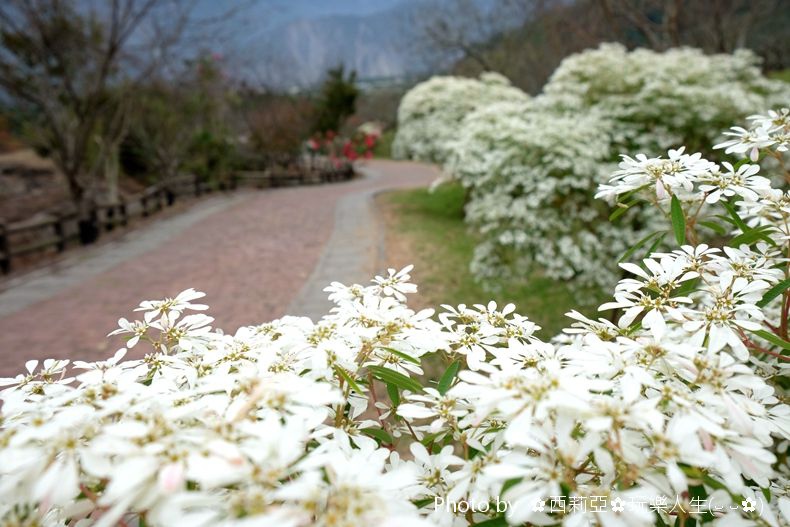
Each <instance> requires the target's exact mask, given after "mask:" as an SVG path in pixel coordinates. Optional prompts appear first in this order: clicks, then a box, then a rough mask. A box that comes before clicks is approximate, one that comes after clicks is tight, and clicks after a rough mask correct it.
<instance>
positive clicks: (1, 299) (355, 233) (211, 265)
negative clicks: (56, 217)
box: [0, 161, 437, 377]
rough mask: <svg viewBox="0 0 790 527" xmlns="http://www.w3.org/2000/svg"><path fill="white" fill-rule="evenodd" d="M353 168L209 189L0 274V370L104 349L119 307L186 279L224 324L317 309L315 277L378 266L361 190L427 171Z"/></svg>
mask: <svg viewBox="0 0 790 527" xmlns="http://www.w3.org/2000/svg"><path fill="white" fill-rule="evenodd" d="M361 169H362V171H363V172H364V173H365V175H366V177H364V178H362V179H357V180H354V181H350V182H345V183H334V184H329V185H322V186H310V187H295V188H284V189H274V190H269V191H246V192H244V191H239V192H237V193H236V194H232V195H228V196H215V197H212V198H209V199H207V200H205V201H201V202H198V203H196V204H195V205H194V206H193V207H191V208H190V209H189V210H188V211H186V212H184V213H183V214H180V215H178V216H175V217H173V218H168V219H164V220H162V221H159V222H155V223H153V224H151V225H148V226H145V227H142V228H141V229H138V230H133V231H130V232H129V233H128V234H126V235H124V236H123V237H122V238H121V239H119V240H117V241H114V242H112V243H109V244H106V245H102V246H98V247H93V248H90V249H86V250H80V251H78V252H76V253H75V254H74V255H72V256H70V257H69V258H68V259H67V260H66V261H64V262H62V263H60V264H58V265H57V266H53V267H51V268H48V269H45V270H42V271H37V272H35V273H31V274H30V275H27V276H24V277H21V278H19V279H16V280H13V281H10V282H8V283H7V284H3V286H5V290H4V291H3V292H2V293H0V377H1V376H6V375H11V374H15V373H18V372H20V371H21V369H22V366H23V364H24V362H25V360H28V359H32V358H38V359H42V358H48V357H53V358H55V357H57V358H70V359H81V360H96V359H101V358H104V357H105V356H107V355H108V354H109V353H111V351H113V350H115V349H117V348H118V347H121V345H122V341H121V340H120V339H115V340H111V339H107V338H105V335H106V334H107V333H108V332H110V331H111V330H113V329H114V328H115V327H116V321H117V319H118V318H119V317H121V316H125V317H127V318H128V317H132V316H133V315H134V314H133V312H132V310H133V308H134V307H135V306H136V305H137V304H138V303H139V301H141V300H148V299H158V298H164V297H167V296H173V295H175V294H177V293H178V292H179V291H181V290H183V289H186V288H188V287H194V288H196V289H199V290H201V291H205V292H206V293H207V297H206V299H205V301H206V303H208V304H209V305H210V306H211V309H210V311H209V314H211V315H212V316H214V317H215V318H216V321H215V325H216V326H217V327H221V328H223V329H225V330H226V331H228V332H232V331H234V330H235V329H236V328H237V327H238V326H241V325H246V324H253V323H260V322H263V321H266V320H270V319H272V318H276V317H279V316H282V315H283V314H300V315H301V314H304V315H308V316H311V315H312V316H315V315H319V314H320V313H321V312H322V311H320V309H321V308H322V307H323V306H322V305H321V304H320V302H319V299H321V298H322V297H323V295H324V294H323V293H322V292H321V291H320V289H322V288H323V287H324V286H325V285H327V284H326V282H327V280H330V279H339V280H341V281H364V280H367V279H369V277H370V275H371V273H373V272H378V271H379V269H376V265H377V264H376V259H375V251H377V244H378V243H379V240H380V237H379V235H378V231H377V228H376V222H375V214H374V211H373V210H372V206H373V205H372V203H373V201H372V196H373V194H374V193H376V192H379V191H382V190H387V189H394V188H406V187H415V186H425V185H428V184H429V183H430V182H431V181H432V180H433V179H435V178H436V176H437V172H436V171H435V169H434V168H432V167H428V166H425V165H420V164H417V163H405V162H393V161H370V162H367V163H366V164H365V165H364V166H362V167H361ZM327 242H329V243H327ZM316 289H318V291H316ZM139 348H143V347H142V346H139ZM133 351H135V352H138V353H143V352H144V350H143V349H140V350H139V351H138V348H134V350H133Z"/></svg>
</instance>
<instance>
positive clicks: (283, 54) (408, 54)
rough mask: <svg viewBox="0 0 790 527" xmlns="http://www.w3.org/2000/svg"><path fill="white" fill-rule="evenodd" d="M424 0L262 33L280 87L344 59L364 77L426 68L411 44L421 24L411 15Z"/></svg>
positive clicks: (316, 77)
mask: <svg viewBox="0 0 790 527" xmlns="http://www.w3.org/2000/svg"><path fill="white" fill-rule="evenodd" d="M423 3H424V2H422V1H420V0H406V1H403V2H402V3H401V4H399V5H397V6H396V7H394V8H391V9H388V10H385V11H381V12H377V13H372V14H366V15H360V16H356V15H330V16H323V17H319V18H299V19H296V20H292V21H289V22H287V23H285V24H283V25H281V26H279V27H277V28H275V29H273V30H272V31H271V32H268V33H267V34H265V35H263V36H262V38H261V40H262V41H261V44H260V46H261V48H260V49H261V50H265V51H262V56H261V55H259V57H261V58H262V59H263V60H261V61H260V63H261V66H262V67H263V68H265V71H264V72H262V73H261V75H260V76H261V77H263V78H264V79H265V81H266V82H267V84H270V85H272V86H273V87H275V88H281V89H282V88H290V87H307V86H311V85H315V84H316V83H318V82H319V81H320V80H321V78H322V77H323V75H324V74H325V73H326V70H327V69H329V68H331V67H334V66H337V65H339V64H344V65H345V66H346V68H347V69H352V70H356V72H357V75H358V77H359V78H371V77H393V76H395V77H397V76H403V75H410V74H414V73H417V72H419V71H422V70H424V69H425V68H426V63H425V61H424V60H423V57H420V56H419V53H416V49H415V48H414V47H413V46H412V45H411V44H412V43H413V41H414V39H415V37H416V35H415V32H416V30H415V29H414V28H413V27H412V26H411V24H410V21H412V20H413V18H412V17H413V16H415V13H416V12H417V10H418V9H420V8H421V7H422V6H421V4H423Z"/></svg>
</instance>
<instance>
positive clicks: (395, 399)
mask: <svg viewBox="0 0 790 527" xmlns="http://www.w3.org/2000/svg"><path fill="white" fill-rule="evenodd" d="M387 394H388V395H389V396H390V401H392V406H398V405H399V404H400V392H399V391H398V387H397V386H395V385H394V384H390V383H387Z"/></svg>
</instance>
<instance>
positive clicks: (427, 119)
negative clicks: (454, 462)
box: [392, 73, 529, 163]
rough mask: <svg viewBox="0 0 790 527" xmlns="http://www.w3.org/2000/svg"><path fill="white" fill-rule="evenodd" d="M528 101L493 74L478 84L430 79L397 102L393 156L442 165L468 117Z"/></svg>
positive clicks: (461, 79)
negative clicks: (499, 105)
mask: <svg viewBox="0 0 790 527" xmlns="http://www.w3.org/2000/svg"><path fill="white" fill-rule="evenodd" d="M528 100H529V96H528V95H527V94H526V93H524V92H522V91H521V90H519V89H518V88H515V87H513V86H511V85H510V81H508V80H507V79H506V78H505V77H503V76H502V75H499V74H496V73H484V74H482V75H481V76H480V79H479V80H476V79H468V78H464V77H433V78H431V79H429V80H427V81H425V82H422V83H420V84H418V85H417V86H415V87H414V88H412V89H411V90H410V91H409V92H408V93H406V95H404V97H403V99H402V100H401V103H400V106H399V107H398V131H397V134H396V135H395V139H394V141H393V143H392V152H393V155H394V156H395V157H396V158H401V159H417V160H421V161H431V162H435V163H443V162H444V161H445V160H446V159H447V156H448V155H449V153H450V144H449V143H450V142H451V141H453V139H454V138H455V136H456V134H457V132H458V129H459V126H460V124H461V121H462V120H463V118H464V117H465V116H466V115H467V114H468V113H470V112H472V111H474V110H475V109H477V108H481V107H484V106H486V105H489V104H493V103H496V102H505V101H511V102H527V101H528Z"/></svg>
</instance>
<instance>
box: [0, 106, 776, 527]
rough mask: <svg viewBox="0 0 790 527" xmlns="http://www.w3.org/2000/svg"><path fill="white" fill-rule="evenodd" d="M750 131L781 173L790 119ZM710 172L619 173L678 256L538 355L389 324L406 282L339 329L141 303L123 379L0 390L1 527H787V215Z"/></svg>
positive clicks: (395, 283) (37, 370) (510, 334)
mask: <svg viewBox="0 0 790 527" xmlns="http://www.w3.org/2000/svg"><path fill="white" fill-rule="evenodd" d="M754 120H755V131H756V133H757V135H761V136H765V137H768V138H769V139H770V140H771V144H769V145H766V146H765V147H764V148H761V149H760V152H761V154H762V155H770V156H778V157H781V156H782V154H783V151H784V150H786V149H787V146H788V141H787V137H788V131H790V110H782V111H780V112H775V113H773V114H769V115H767V116H758V117H755V119H754ZM724 167H725V169H726V170H722V171H719V170H718V169H719V168H720V167H718V165H716V164H715V163H712V162H709V161H707V160H704V159H703V158H702V157H701V156H700V155H699V154H685V153H684V152H682V151H673V152H671V153H670V160H669V161H668V160H662V159H649V158H647V157H645V156H641V155H640V156H637V157H636V158H633V159H632V158H626V159H625V160H624V162H623V164H622V166H621V168H620V170H619V171H616V172H615V173H614V174H613V175H612V178H611V183H610V185H608V186H606V187H603V189H602V190H603V191H605V192H607V193H610V192H611V193H614V194H616V195H623V194H627V193H630V192H633V190H635V189H639V191H640V192H643V193H644V195H645V196H649V198H646V199H649V200H650V201H651V202H652V203H653V204H654V205H655V206H656V207H657V210H658V212H659V213H667V209H668V208H670V209H674V210H676V211H677V210H678V205H674V204H675V203H679V207H680V208H679V212H672V213H668V216H669V218H668V219H667V225H666V229H667V230H669V231H676V232H677V231H681V232H683V233H684V236H683V237H684V238H686V239H688V240H690V244H688V245H680V246H679V247H677V248H675V249H674V250H672V251H671V252H661V253H652V254H649V255H648V257H647V258H645V259H643V260H641V262H639V263H638V264H637V263H623V264H622V265H621V267H622V269H623V270H624V271H626V272H627V273H628V274H629V275H630V276H629V277H628V278H624V279H623V280H620V282H619V283H618V285H617V287H616V288H615V291H614V301H613V302H609V303H606V304H604V305H602V306H601V307H600V309H601V310H609V309H616V310H619V311H618V314H617V315H616V316H614V317H613V318H615V319H617V323H616V324H615V323H613V322H610V321H608V320H606V319H599V320H591V319H588V318H585V317H583V316H582V315H580V314H579V313H578V312H576V311H571V312H570V313H568V315H569V317H570V318H571V319H572V322H571V324H570V326H569V327H567V328H566V329H565V330H564V332H563V334H562V335H558V336H556V337H555V338H554V339H552V340H551V341H548V342H547V341H543V340H541V339H539V338H538V337H537V336H536V335H535V331H536V330H537V327H536V325H535V324H534V323H533V322H531V321H530V320H528V319H527V318H526V317H523V316H521V315H518V314H516V313H515V307H514V306H513V305H506V306H502V307H500V306H498V305H497V304H496V303H494V302H490V303H488V304H478V305H474V306H472V307H468V306H463V305H462V306H458V307H451V306H444V307H443V310H442V312H441V313H440V314H439V315H438V317H437V318H433V317H432V315H433V311H432V310H425V311H420V312H415V311H413V310H411V309H409V308H408V307H407V305H406V296H407V295H408V294H411V293H413V292H415V290H416V286H414V285H413V284H411V283H410V282H409V274H408V273H409V271H410V268H409V267H407V268H405V269H403V270H402V271H399V272H396V271H395V270H393V269H390V270H389V272H388V274H387V275H386V276H378V277H376V278H375V280H374V281H373V284H372V285H370V286H367V287H363V286H361V285H352V286H345V285H342V284H339V283H333V284H331V286H329V287H328V288H327V289H326V291H327V292H328V293H329V297H330V300H332V301H333V302H334V304H335V307H334V308H333V309H332V311H331V313H330V314H328V315H326V316H324V317H323V318H322V319H321V320H318V321H316V322H313V321H311V320H309V319H307V318H299V317H285V318H283V319H280V320H277V321H274V322H271V323H264V324H261V325H258V326H249V327H243V328H240V329H239V330H237V331H236V332H235V333H232V334H231V333H224V332H222V331H220V330H213V329H212V328H211V327H210V324H211V322H212V319H211V317H209V316H207V315H205V314H203V313H200V312H201V311H204V310H205V309H207V306H205V305H203V304H199V303H196V302H197V301H198V300H199V299H200V298H202V297H203V296H204V295H203V294H202V293H198V292H196V291H194V290H191V289H190V290H187V291H184V292H182V293H181V294H179V295H178V296H176V297H175V298H171V299H166V300H163V301H146V302H143V303H141V304H140V307H139V308H138V311H141V312H142V318H141V319H139V320H135V321H129V320H126V319H123V318H122V319H120V320H119V328H118V329H117V330H116V331H114V332H113V334H119V335H124V336H125V337H126V338H127V339H128V340H127V343H126V345H127V348H131V347H135V346H147V347H148V348H149V350H148V351H149V353H148V355H147V356H146V357H145V358H144V359H142V360H127V361H124V360H123V357H124V354H125V353H126V348H123V349H121V350H119V351H118V352H117V353H116V354H115V355H114V356H113V357H111V358H110V359H109V360H106V361H102V362H95V363H86V362H81V361H77V362H75V363H74V364H73V368H74V371H73V372H69V371H67V370H66V367H67V365H68V361H56V360H52V359H49V360H46V361H44V363H43V364H42V365H39V363H38V361H30V362H28V363H27V372H26V373H23V374H20V375H19V376H17V377H16V378H13V379H4V380H2V384H3V385H5V386H6V388H5V390H3V391H2V392H1V393H0V396H1V397H2V401H3V405H2V408H1V409H0V412H1V413H0V474H2V480H0V481H2V485H0V518H2V520H3V522H4V523H6V524H11V525H64V524H65V525H98V526H100V527H103V526H107V525H114V524H117V523H121V524H128V523H130V522H135V523H136V522H138V521H139V522H144V523H145V524H146V525H151V526H159V525H167V526H178V525H190V526H194V525H228V526H230V525H250V524H252V523H255V524H256V525H278V526H279V525H291V526H303V525H304V526H306V525H317V526H327V527H328V526H334V525H371V524H377V525H383V526H393V527H394V526H399V525H411V526H422V525H440V526H465V525H485V524H487V525H492V524H493V525H505V524H511V525H522V524H524V523H528V524H537V525H564V526H592V525H612V526H621V525H632V526H635V527H637V526H648V525H661V526H665V525H668V524H670V523H673V524H677V525H696V524H698V523H712V524H715V525H721V526H729V525H748V526H751V525H755V526H756V525H769V526H779V525H780V523H781V524H783V523H786V522H788V521H790V496H789V495H788V493H789V491H790V468H789V467H788V465H787V454H788V448H790V406H788V405H787V403H786V401H787V392H786V390H787V386H788V379H787V371H788V370H787V364H788V361H789V360H790V354H789V353H788V350H790V341H788V338H789V337H788V322H789V321H790V280H788V269H790V268H789V267H788V256H789V255H790V242H789V241H788V240H790V236H788V232H787V224H788V214H790V212H788V207H787V205H786V203H787V200H788V199H790V196H788V194H787V193H785V192H783V191H781V190H778V189H774V188H771V187H770V184H769V180H768V179H767V178H764V177H762V176H758V175H757V173H758V172H759V170H760V169H759V166H758V165H750V164H748V163H742V164H740V166H739V167H738V168H735V167H732V168H731V167H728V166H726V165H724ZM785 177H788V175H787V174H785ZM713 181H717V182H718V184H717V185H712V184H711V182H713ZM701 202H705V203H709V204H710V205H712V206H715V207H720V209H719V210H720V212H721V214H719V215H717V216H712V218H713V221H715V222H716V223H715V224H716V225H717V227H718V228H719V229H721V230H722V232H724V233H727V232H728V231H729V232H730V233H731V234H732V235H724V238H725V240H726V242H727V244H726V245H725V246H723V247H721V248H717V247H711V246H708V245H705V244H700V245H697V244H696V243H695V240H696V238H697V236H696V230H697V224H696V219H697V216H696V210H697V209H698V207H697V205H698V204H699V203H701ZM670 204H671V205H670ZM678 225H681V227H682V228H681V229H678ZM194 312H197V313H194ZM187 313H190V314H187ZM429 360H432V361H433V360H438V361H442V363H443V365H444V367H443V368H442V371H441V372H440V373H439V374H438V375H432V376H426V375H425V373H424V370H423V364H424V363H426V362H427V361H429ZM72 375H73V376H72ZM486 522H487V523H486Z"/></svg>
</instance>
